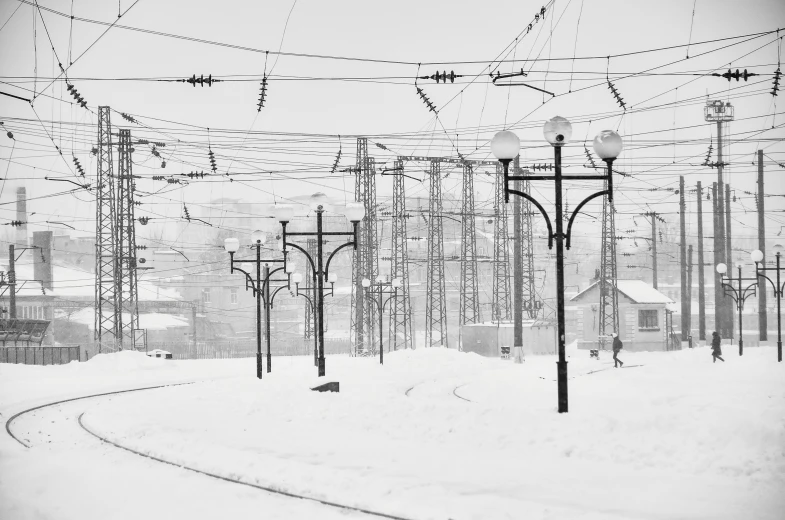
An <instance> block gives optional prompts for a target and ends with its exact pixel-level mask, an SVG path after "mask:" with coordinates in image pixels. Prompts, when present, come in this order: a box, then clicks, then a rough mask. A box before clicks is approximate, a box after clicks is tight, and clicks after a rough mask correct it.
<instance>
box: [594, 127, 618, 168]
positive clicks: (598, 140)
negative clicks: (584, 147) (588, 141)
mask: <svg viewBox="0 0 785 520" xmlns="http://www.w3.org/2000/svg"><path fill="white" fill-rule="evenodd" d="M623 146H624V145H623V143H622V140H621V136H620V135H619V134H617V133H616V132H614V131H613V130H603V131H602V132H600V133H599V134H597V136H596V137H595V138H594V151H595V153H596V154H597V155H598V156H599V158H600V159H602V160H603V161H609V160H610V161H612V160H614V159H616V158H617V157H618V156H619V154H620V153H621V149H622V148H623Z"/></svg>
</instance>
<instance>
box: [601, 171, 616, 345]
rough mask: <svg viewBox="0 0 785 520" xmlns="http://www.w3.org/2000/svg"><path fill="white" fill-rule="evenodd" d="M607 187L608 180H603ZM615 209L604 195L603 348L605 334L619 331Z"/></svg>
mask: <svg viewBox="0 0 785 520" xmlns="http://www.w3.org/2000/svg"><path fill="white" fill-rule="evenodd" d="M605 189H606V190H607V189H608V182H607V181H606V182H605ZM615 213H616V210H615V209H614V207H613V202H611V201H609V200H608V196H607V195H606V196H605V197H604V198H603V204H602V246H601V253H602V257H601V258H600V309H599V310H600V313H599V314H600V316H599V320H600V321H599V324H598V325H599V326H598V328H599V344H600V348H601V349H602V350H605V343H606V341H607V340H608V338H607V337H606V336H608V335H610V333H612V332H615V333H617V334H618V333H619V293H618V291H617V290H616V286H617V283H616V280H617V270H616V217H615Z"/></svg>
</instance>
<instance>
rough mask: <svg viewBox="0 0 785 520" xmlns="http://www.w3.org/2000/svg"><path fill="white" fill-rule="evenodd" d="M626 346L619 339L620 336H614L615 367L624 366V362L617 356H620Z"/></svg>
mask: <svg viewBox="0 0 785 520" xmlns="http://www.w3.org/2000/svg"><path fill="white" fill-rule="evenodd" d="M623 346H624V344H623V343H622V342H621V340H620V339H619V335H618V334H616V333H614V334H613V363H614V365H613V367H614V368H619V367H620V366H622V367H623V366H624V362H623V361H622V360H621V359H619V358H618V357H617V356H618V355H619V351H620V350H621V349H622V348H623Z"/></svg>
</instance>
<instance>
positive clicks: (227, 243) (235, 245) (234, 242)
mask: <svg viewBox="0 0 785 520" xmlns="http://www.w3.org/2000/svg"><path fill="white" fill-rule="evenodd" d="M224 249H226V251H227V252H229V253H236V252H237V250H238V249H240V241H239V240H238V239H236V238H227V239H226V240H224Z"/></svg>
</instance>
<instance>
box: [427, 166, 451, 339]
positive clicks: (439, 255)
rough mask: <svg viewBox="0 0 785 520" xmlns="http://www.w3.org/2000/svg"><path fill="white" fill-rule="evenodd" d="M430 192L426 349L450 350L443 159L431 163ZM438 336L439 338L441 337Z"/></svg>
mask: <svg viewBox="0 0 785 520" xmlns="http://www.w3.org/2000/svg"><path fill="white" fill-rule="evenodd" d="M430 183H431V185H430V189H429V191H428V194H429V200H428V278H427V282H426V289H425V298H426V302H427V304H426V308H425V346H426V347H433V346H444V347H449V343H448V340H447V292H446V288H445V280H444V231H443V228H442V177H441V164H440V162H439V160H432V161H431V174H430ZM437 335H438V336H437Z"/></svg>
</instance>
